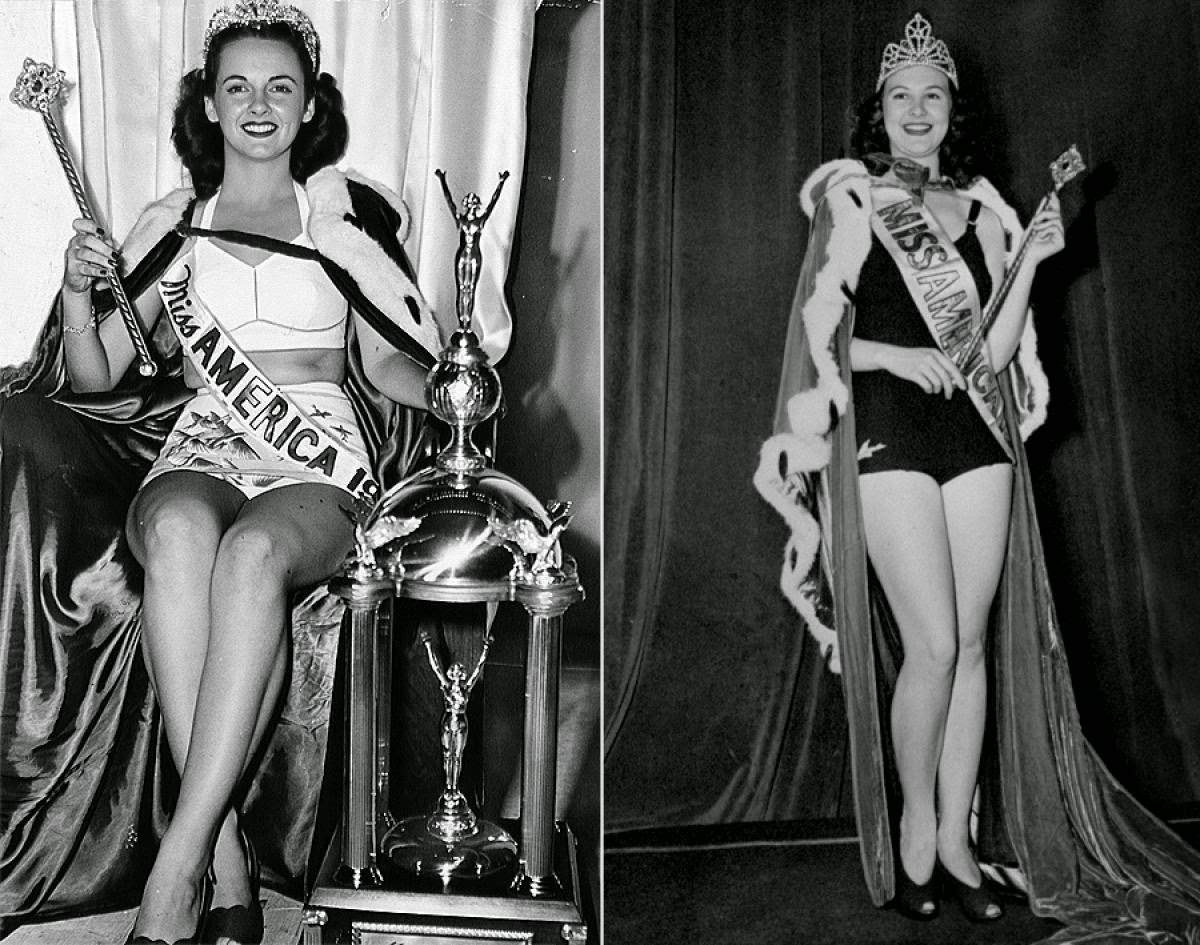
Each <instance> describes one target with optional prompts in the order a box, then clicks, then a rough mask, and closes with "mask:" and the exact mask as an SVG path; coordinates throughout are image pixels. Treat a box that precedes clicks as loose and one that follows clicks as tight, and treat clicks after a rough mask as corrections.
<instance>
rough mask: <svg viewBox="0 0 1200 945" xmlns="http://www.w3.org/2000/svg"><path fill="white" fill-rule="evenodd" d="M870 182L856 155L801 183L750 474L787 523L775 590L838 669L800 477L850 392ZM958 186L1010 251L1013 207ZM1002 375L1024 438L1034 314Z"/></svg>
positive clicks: (1038, 370) (820, 458)
mask: <svg viewBox="0 0 1200 945" xmlns="http://www.w3.org/2000/svg"><path fill="white" fill-rule="evenodd" d="M871 187H872V178H871V177H870V175H869V174H868V173H867V170H866V168H865V167H864V166H863V165H862V164H861V163H859V162H858V161H851V160H837V161H830V162H829V163H827V164H823V165H821V167H819V168H818V169H817V170H816V171H814V172H813V173H812V174H811V175H810V176H809V178H808V180H806V181H805V183H804V187H803V188H802V189H801V191H800V205H801V207H803V209H804V212H805V213H806V214H807V215H808V217H809V218H810V219H811V221H812V226H811V231H810V235H809V249H808V252H807V254H806V256H805V260H804V266H803V268H802V270H801V274H800V282H799V285H798V286H797V289H796V297H795V300H794V302H793V305H792V316H791V321H790V323H789V325H788V333H787V341H786V345H785V351H784V367H783V374H782V377H781V380H780V388H779V397H778V400H777V402H776V412H775V425H774V432H773V435H772V436H771V438H770V439H768V440H767V441H766V443H764V444H763V447H762V453H761V456H760V460H759V465H758V470H757V472H756V473H755V476H754V484H755V486H756V487H757V489H758V491H759V493H760V494H761V495H762V496H763V497H764V498H765V499H766V500H767V501H768V502H770V503H771V505H773V506H774V507H775V509H776V510H777V511H778V512H779V514H780V515H782V516H783V517H784V519H785V520H786V521H787V523H788V525H789V526H790V528H791V530H792V535H791V539H790V541H789V542H788V546H787V549H786V551H785V554H784V566H783V573H782V575H781V578H780V583H781V586H782V588H783V592H784V594H785V595H786V596H787V598H788V600H789V601H791V603H792V605H793V606H794V607H795V608H796V609H797V611H799V613H800V616H801V617H802V618H803V619H804V623H805V625H806V626H807V627H808V629H809V632H810V633H812V635H813V637H814V638H815V639H816V641H817V643H818V645H819V646H820V647H821V650H822V652H823V653H825V654H827V655H828V658H829V665H830V668H831V669H832V670H833V671H834V672H840V670H841V654H840V652H839V648H838V642H837V634H836V633H835V632H834V629H833V627H832V626H831V625H830V623H829V620H828V615H827V614H826V613H825V612H824V608H822V607H821V606H820V603H819V598H820V591H819V581H820V577H819V575H818V574H817V573H816V570H815V569H816V567H817V564H818V562H817V551H818V548H819V546H820V529H819V527H818V520H819V515H818V513H817V510H816V509H815V508H814V507H813V505H812V503H813V499H814V497H813V496H812V495H810V493H809V489H808V485H807V477H810V476H811V475H812V474H814V473H817V472H819V471H820V470H822V469H824V468H825V466H826V465H827V464H828V463H829V458H830V446H831V442H830V436H831V434H832V431H833V429H834V427H835V426H836V418H840V417H842V416H843V415H844V414H845V413H846V408H847V406H848V403H849V399H850V392H849V378H848V377H846V376H843V375H844V374H847V373H848V372H847V371H844V370H843V367H848V365H842V366H839V363H838V361H837V360H836V359H835V357H834V337H835V334H836V333H837V332H838V330H839V329H841V328H843V327H844V326H846V325H848V324H849V320H850V317H851V302H850V299H851V297H852V295H853V293H854V291H855V289H857V287H858V275H859V272H860V271H861V270H862V266H863V263H864V262H865V261H866V258H867V254H868V253H869V252H870V250H871ZM965 194H966V195H967V196H969V197H972V198H974V199H977V200H979V201H980V202H981V203H982V204H983V205H984V206H985V207H988V208H989V209H991V210H993V211H994V212H995V213H996V215H997V216H998V217H999V218H1000V223H1001V226H1002V227H1003V228H1004V231H1005V233H1006V234H1007V236H1008V245H1009V247H1010V249H1009V258H1010V259H1011V257H1012V254H1013V253H1014V252H1015V249H1016V246H1017V245H1018V243H1019V242H1020V237H1021V234H1022V232H1023V230H1022V227H1021V224H1020V221H1019V220H1018V219H1017V214H1016V212H1015V211H1014V210H1013V209H1012V208H1011V207H1010V206H1009V205H1008V204H1007V203H1005V202H1004V199H1003V198H1002V197H1001V196H1000V194H999V193H998V192H997V191H996V189H995V188H994V187H993V186H992V185H991V184H990V183H988V182H987V181H986V180H984V179H982V178H980V179H979V180H977V181H976V182H975V183H974V184H972V185H971V187H970V188H969V189H968V190H966V191H965ZM1008 374H1009V377H1010V381H1011V383H1012V386H1013V390H1014V392H1015V394H1016V400H1017V406H1018V410H1019V414H1020V418H1021V421H1020V431H1021V437H1022V438H1023V439H1025V438H1028V436H1029V434H1030V433H1032V432H1033V431H1034V430H1035V429H1037V427H1039V426H1040V425H1041V424H1042V422H1043V421H1044V420H1045V418H1046V402H1047V400H1048V391H1049V385H1048V384H1047V383H1046V376H1045V374H1044V373H1043V371H1042V366H1041V363H1040V362H1039V361H1038V357H1037V337H1036V334H1035V332H1034V327H1033V319H1032V317H1026V319H1025V327H1024V330H1023V332H1022V335H1021V343H1020V347H1019V348H1018V351H1017V354H1016V356H1015V357H1014V358H1013V361H1012V363H1011V364H1010V366H1009V369H1008Z"/></svg>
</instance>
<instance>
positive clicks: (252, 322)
mask: <svg viewBox="0 0 1200 945" xmlns="http://www.w3.org/2000/svg"><path fill="white" fill-rule="evenodd" d="M292 184H293V186H294V187H295V188H296V203H297V204H298V206H299V209H300V221H301V227H302V229H301V231H300V235H299V236H297V237H296V238H295V239H294V240H292V242H293V243H295V244H297V245H299V246H309V247H311V246H312V240H310V239H309V238H308V197H307V195H306V194H305V193H304V188H303V187H301V186H300V185H299V184H297V183H296V182H295V181H293V182H292ZM220 197H221V191H220V190H218V191H217V192H216V193H215V194H214V195H213V197H212V199H211V200H209V201H208V204H207V205H206V206H205V207H204V213H203V214H202V215H201V217H200V226H202V227H204V228H205V229H209V228H211V225H212V218H213V211H214V210H215V209H216V206H217V201H218V200H219V199H220ZM194 258H195V264H196V281H195V286H196V292H197V293H199V295H200V298H201V299H203V300H204V303H205V304H206V305H207V306H208V307H209V308H210V309H212V312H213V315H215V316H216V318H217V320H218V321H220V323H221V324H222V325H224V326H225V328H226V329H227V330H228V331H229V332H230V334H232V335H233V338H234V340H235V341H236V342H237V343H238V344H239V345H241V347H242V350H244V351H272V350H278V349H287V348H343V347H345V345H346V317H347V314H348V311H349V306H348V305H347V303H346V299H345V298H344V297H343V296H342V294H341V293H340V292H339V291H338V290H337V288H336V287H335V286H334V284H333V283H332V282H330V281H329V277H328V276H327V275H326V274H325V270H324V269H323V268H322V267H321V265H320V264H319V263H317V262H314V261H312V260H308V259H297V258H295V257H293V256H285V255H283V254H282V253H273V254H272V255H270V256H268V257H267V258H266V259H264V260H263V261H262V262H260V263H259V264H258V265H257V266H251V265H250V264H249V263H246V262H243V261H242V260H240V259H238V258H237V257H236V256H234V255H233V254H232V253H229V252H227V251H226V250H224V249H222V248H221V247H220V246H219V245H217V243H215V242H214V241H213V240H212V239H209V238H207V237H201V238H199V239H197V240H196V246H195V257H194Z"/></svg>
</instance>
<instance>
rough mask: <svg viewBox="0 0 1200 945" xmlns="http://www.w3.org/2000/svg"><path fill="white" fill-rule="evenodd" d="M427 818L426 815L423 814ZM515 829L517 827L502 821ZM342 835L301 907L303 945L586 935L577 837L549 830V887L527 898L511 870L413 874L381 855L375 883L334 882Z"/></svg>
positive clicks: (539, 944)
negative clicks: (475, 875) (461, 875)
mask: <svg viewBox="0 0 1200 945" xmlns="http://www.w3.org/2000/svg"><path fill="white" fill-rule="evenodd" d="M422 819H424V818H422ZM501 826H503V827H504V828H506V829H507V830H508V831H509V832H510V833H512V834H514V835H519V834H520V830H519V826H518V825H517V824H514V823H505V824H502V825H501ZM341 842H342V840H341V837H340V836H338V835H335V836H334V838H333V841H332V843H330V845H329V848H328V850H327V851H326V853H325V858H324V862H323V863H322V864H321V870H320V872H319V873H318V874H317V881H316V886H315V887H314V888H313V891H312V893H311V894H310V895H309V897H308V903H307V905H306V907H305V909H304V917H303V920H302V922H303V924H302V926H301V929H302V931H303V938H302V940H301V941H302V943H303V945H512V943H514V942H517V943H523V945H564V943H577V945H578V943H583V942H584V941H586V935H587V933H586V927H585V925H584V918H583V911H582V903H581V900H580V886H579V870H578V864H577V862H576V852H575V837H574V835H573V834H572V833H571V829H570V828H569V827H568V826H567V825H566V824H564V823H562V822H559V823H557V824H555V829H554V873H553V875H554V879H555V880H556V882H555V883H554V884H553V885H554V886H555V887H556V888H555V890H554V891H553V892H546V893H544V894H541V895H534V896H531V895H529V893H528V892H527V891H523V890H522V888H521V887H522V885H523V884H522V883H521V878H520V876H519V875H517V873H516V871H515V870H513V869H511V868H510V869H508V870H505V871H500V872H497V873H495V874H493V875H492V876H490V877H484V878H482V879H469V880H460V879H455V878H451V879H449V880H447V881H443V880H442V879H441V878H439V877H437V876H434V875H429V876H427V877H418V876H415V875H413V874H412V873H410V872H408V871H407V870H402V869H399V868H397V867H396V866H394V865H393V864H392V863H391V861H390V860H388V859H387V858H385V857H381V858H380V861H379V875H380V882H379V884H378V885H371V886H364V887H361V888H357V889H356V888H353V887H350V886H348V885H346V884H344V883H342V882H338V881H337V878H336V877H335V873H336V872H337V870H338V866H339V863H340V860H341V855H340V851H341Z"/></svg>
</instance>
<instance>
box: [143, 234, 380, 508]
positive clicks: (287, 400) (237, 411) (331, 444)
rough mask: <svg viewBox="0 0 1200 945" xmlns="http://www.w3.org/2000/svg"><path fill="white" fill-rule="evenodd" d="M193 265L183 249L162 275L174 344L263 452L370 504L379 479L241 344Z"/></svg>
mask: <svg viewBox="0 0 1200 945" xmlns="http://www.w3.org/2000/svg"><path fill="white" fill-rule="evenodd" d="M195 271H196V266H195V262H194V260H193V256H192V253H191V252H188V253H186V254H184V255H183V256H182V257H180V258H179V259H178V260H176V261H175V263H174V264H172V265H171V267H170V268H169V269H168V270H167V271H166V273H164V274H163V276H162V278H160V279H159V282H158V292H159V295H161V296H162V300H163V305H164V306H166V311H167V316H168V318H169V320H170V322H171V327H172V328H173V329H174V330H175V335H176V337H178V338H179V344H180V345H181V346H182V347H183V350H184V352H185V353H186V354H187V356H188V359H189V360H190V361H191V363H192V365H193V366H194V367H195V368H196V370H197V371H198V372H199V374H200V376H201V377H202V378H203V379H204V382H205V384H206V385H207V387H208V389H209V391H210V392H211V393H212V394H213V396H214V397H216V398H217V400H218V401H220V402H221V404H222V405H223V406H224V407H225V409H226V410H227V411H228V413H229V416H230V419H231V421H232V422H233V423H234V424H235V425H236V426H237V427H238V428H239V429H240V431H241V432H242V433H243V434H245V435H246V437H247V438H248V439H249V440H250V442H251V443H252V445H254V446H255V447H257V448H258V449H260V450H262V451H263V453H264V454H265V455H267V456H270V457H272V458H274V459H278V460H282V461H284V462H287V463H291V464H295V465H298V466H300V467H302V468H304V469H311V470H315V471H317V472H319V473H320V474H321V475H323V476H324V477H325V478H326V479H327V480H328V481H329V483H330V485H335V486H339V487H341V488H342V489H345V490H346V491H347V492H349V493H351V494H352V495H354V496H355V497H356V498H358V499H361V500H362V501H364V502H368V503H372V502H374V501H375V499H376V498H378V496H379V483H378V482H376V481H375V478H374V476H373V474H372V472H371V470H370V469H369V468H368V467H367V466H366V465H364V464H363V463H362V462H361V461H359V459H358V458H357V457H356V456H355V455H354V454H353V453H352V452H351V451H350V450H348V449H346V447H345V445H344V444H343V443H342V441H341V440H340V439H338V438H337V437H336V436H334V435H333V434H331V433H330V432H329V431H328V430H327V429H326V428H325V427H324V426H323V425H322V424H321V423H319V422H318V421H316V420H314V419H313V418H312V416H310V415H309V413H308V412H307V411H306V410H305V409H304V408H303V407H301V406H300V405H299V404H297V403H296V402H295V401H294V400H293V399H292V398H291V397H289V396H288V394H287V393H285V392H284V391H282V390H280V388H279V385H277V384H275V383H274V382H273V381H271V380H270V379H269V378H268V377H267V376H266V375H265V374H263V372H262V371H261V370H259V368H258V367H257V365H255V363H254V362H253V361H252V360H251V359H250V358H249V357H247V355H246V353H245V352H244V351H242V349H241V348H240V347H238V345H237V343H236V342H235V341H234V340H233V338H232V337H231V336H230V334H229V332H228V331H226V330H225V328H224V327H223V326H222V325H221V323H220V322H219V321H217V319H216V318H215V317H214V316H213V314H212V312H211V311H210V310H209V308H208V306H207V305H205V304H204V301H203V300H202V299H201V298H200V296H199V295H197V294H196V291H195V287H194V285H193V276H194V274H195Z"/></svg>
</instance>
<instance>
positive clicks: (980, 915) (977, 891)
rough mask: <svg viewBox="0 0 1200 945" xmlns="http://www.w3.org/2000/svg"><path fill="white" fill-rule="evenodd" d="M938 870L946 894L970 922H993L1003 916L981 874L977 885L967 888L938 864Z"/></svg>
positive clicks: (997, 899)
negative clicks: (956, 903) (955, 902)
mask: <svg viewBox="0 0 1200 945" xmlns="http://www.w3.org/2000/svg"><path fill="white" fill-rule="evenodd" d="M938 869H939V870H940V871H941V874H942V882H943V884H944V888H945V890H946V892H947V894H948V895H949V897H950V898H951V899H954V900H956V901H957V902H958V907H959V908H960V909H961V910H962V914H963V915H965V916H966V917H967V918H968V919H969V920H970V921H971V922H995V921H996V920H997V919H999V918H1001V917H1002V916H1003V915H1004V907H1003V906H1002V905H1000V900H999V898H998V897H997V895H996V892H995V890H994V889H992V888H991V887H990V885H989V883H988V878H987V877H986V876H984V875H983V874H982V873H980V874H979V885H978V886H969V885H967V884H966V883H964V882H963V881H962V880H961V879H959V878H958V877H957V876H954V875H953V874H952V873H951V872H950V871H949V870H948V869H946V867H944V866H942V865H941V864H940V863H939V864H938Z"/></svg>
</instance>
